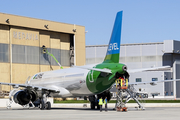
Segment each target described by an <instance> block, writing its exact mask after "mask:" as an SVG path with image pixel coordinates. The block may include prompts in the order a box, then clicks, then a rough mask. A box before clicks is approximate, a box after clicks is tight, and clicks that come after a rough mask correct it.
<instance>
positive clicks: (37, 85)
mask: <svg viewBox="0 0 180 120" xmlns="http://www.w3.org/2000/svg"><path fill="white" fill-rule="evenodd" d="M122 14H123V11H120V12H118V13H117V15H116V19H115V23H114V27H113V31H112V35H111V38H110V42H109V45H108V49H107V53H106V56H105V58H104V61H103V62H102V63H100V64H96V65H85V66H73V67H70V68H66V69H59V70H53V71H47V72H40V73H37V74H35V75H33V76H32V77H31V78H30V80H27V81H26V83H25V84H13V83H3V82H0V84H2V85H9V86H12V87H13V88H15V89H13V90H12V91H11V92H10V97H11V96H12V97H13V100H14V102H15V103H17V104H20V105H22V106H24V105H26V104H29V103H30V102H32V103H34V104H35V103H36V104H37V106H39V108H40V109H41V110H43V109H47V110H49V109H51V103H50V102H49V101H47V97H49V96H51V97H54V98H56V97H59V98H67V97H80V96H89V101H90V102H91V109H95V106H96V105H97V104H96V103H97V99H98V98H97V97H95V95H97V96H103V98H105V96H106V97H108V99H110V92H108V90H109V89H110V88H111V87H112V86H113V85H114V83H115V81H116V80H117V79H118V78H119V77H122V78H124V79H128V78H129V73H130V72H140V71H147V70H158V69H167V68H169V66H163V67H154V68H147V69H146V68H143V69H137V70H129V72H128V70H127V66H126V65H125V64H122V63H119V54H120V41H121V26H122ZM151 83H152V82H151ZM154 83H155V82H154ZM134 84H137V83H134ZM17 88H21V89H17ZM37 101H38V102H37ZM97 107H98V106H97Z"/></svg>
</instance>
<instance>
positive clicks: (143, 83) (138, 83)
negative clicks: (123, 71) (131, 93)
mask: <svg viewBox="0 0 180 120" xmlns="http://www.w3.org/2000/svg"><path fill="white" fill-rule="evenodd" d="M172 81H180V79H174V80H160V81H150V82H135V83H131V82H129V83H128V85H145V84H150V85H157V83H162V82H172Z"/></svg>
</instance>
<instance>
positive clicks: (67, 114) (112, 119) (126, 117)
mask: <svg viewBox="0 0 180 120" xmlns="http://www.w3.org/2000/svg"><path fill="white" fill-rule="evenodd" d="M179 111H180V108H179V107H169V108H167V107H155V108H153V107H152V108H150V107H148V108H146V110H141V111H140V110H137V109H136V108H128V111H127V112H117V111H115V110H112V108H108V111H107V112H105V111H104V110H103V111H102V112H100V111H99V110H91V109H90V108H83V107H81V108H69V107H66V108H59V107H53V108H52V109H51V110H39V109H27V108H23V109H22V108H15V109H14V108H13V109H6V108H0V120H80V119H81V120H132V119H133V120H170V119H171V120H172V119H179V118H180V114H179Z"/></svg>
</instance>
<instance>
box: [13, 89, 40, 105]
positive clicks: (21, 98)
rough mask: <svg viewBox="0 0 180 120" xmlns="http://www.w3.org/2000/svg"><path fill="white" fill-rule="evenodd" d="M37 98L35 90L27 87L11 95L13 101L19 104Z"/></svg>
mask: <svg viewBox="0 0 180 120" xmlns="http://www.w3.org/2000/svg"><path fill="white" fill-rule="evenodd" d="M37 98H38V95H37V92H36V91H35V90H27V89H24V90H20V91H17V92H16V93H15V94H14V96H13V99H14V102H15V103H18V104H20V105H26V104H28V103H29V102H30V101H31V102H34V101H36V100H37Z"/></svg>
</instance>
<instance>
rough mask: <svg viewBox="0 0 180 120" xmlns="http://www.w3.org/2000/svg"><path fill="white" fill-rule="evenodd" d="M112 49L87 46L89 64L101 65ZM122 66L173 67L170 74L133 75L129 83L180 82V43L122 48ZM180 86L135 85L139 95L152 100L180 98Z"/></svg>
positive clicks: (169, 84) (124, 46)
mask: <svg viewBox="0 0 180 120" xmlns="http://www.w3.org/2000/svg"><path fill="white" fill-rule="evenodd" d="M107 47H108V45H91V46H86V64H94V63H101V62H102V61H103V60H104V57H105V54H106V51H107ZM120 63H124V64H125V65H127V67H128V69H139V68H151V67H160V66H167V65H168V66H171V67H172V68H171V70H168V71H148V72H139V73H132V74H130V79H129V82H133V83H134V82H146V81H160V80H168V79H180V74H179V72H180V41H176V40H164V41H163V42H157V43H140V44H122V45H121V48H120ZM179 86H180V82H179V81H177V82H167V83H158V84H157V85H155V86H151V85H135V88H136V90H137V91H141V92H147V93H148V96H149V97H152V96H153V95H155V97H160V98H176V97H177V98H180V87H179Z"/></svg>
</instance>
